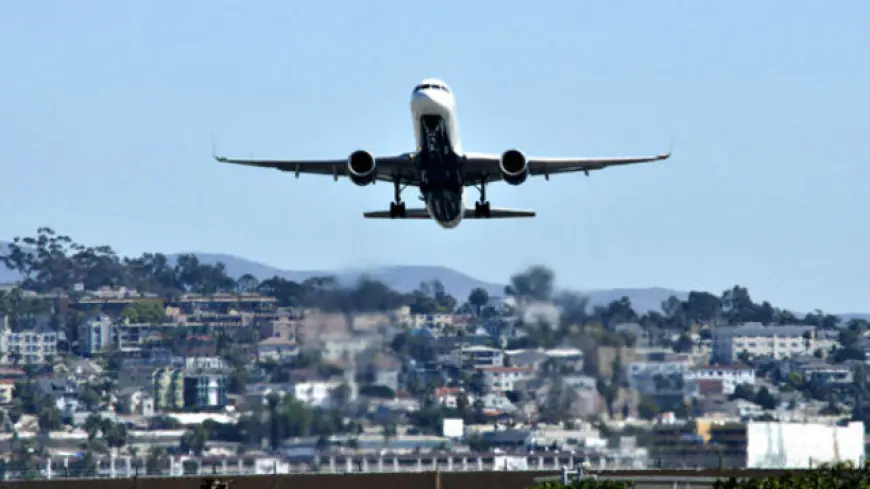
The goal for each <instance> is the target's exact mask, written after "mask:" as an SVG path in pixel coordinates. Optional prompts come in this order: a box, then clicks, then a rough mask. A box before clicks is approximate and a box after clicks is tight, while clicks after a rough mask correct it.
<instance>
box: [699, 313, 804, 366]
mask: <svg viewBox="0 0 870 489" xmlns="http://www.w3.org/2000/svg"><path fill="white" fill-rule="evenodd" d="M816 348H817V347H816V333H815V327H813V326H802V325H793V326H764V325H761V324H759V323H747V324H744V325H741V326H721V327H717V328H713V359H714V360H715V361H716V362H717V363H726V364H731V363H734V362H736V361H737V360H738V358H739V356H740V355H741V354H745V355H748V356H749V357H771V358H774V359H777V360H780V359H783V358H788V357H791V356H793V355H800V354H806V353H812V352H813V351H815V349H816Z"/></svg>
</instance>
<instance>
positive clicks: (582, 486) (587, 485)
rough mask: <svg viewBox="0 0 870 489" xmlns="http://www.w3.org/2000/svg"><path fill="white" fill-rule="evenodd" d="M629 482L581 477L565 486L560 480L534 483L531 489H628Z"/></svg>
mask: <svg viewBox="0 0 870 489" xmlns="http://www.w3.org/2000/svg"><path fill="white" fill-rule="evenodd" d="M630 488H631V484H630V483H628V482H623V481H603V480H593V479H583V480H581V481H580V482H579V483H578V482H577V479H574V480H572V481H570V482H569V483H568V485H567V486H565V485H563V484H562V481H548V482H544V483H542V484H538V485H536V486H535V487H534V488H533V489H630Z"/></svg>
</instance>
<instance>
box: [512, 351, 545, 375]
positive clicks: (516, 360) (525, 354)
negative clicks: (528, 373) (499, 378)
mask: <svg viewBox="0 0 870 489" xmlns="http://www.w3.org/2000/svg"><path fill="white" fill-rule="evenodd" d="M505 354H506V355H507V362H506V363H507V364H509V365H510V366H511V367H523V368H527V369H529V370H532V371H535V372H536V371H537V370H538V368H540V366H541V365H543V364H544V362H546V361H547V360H549V358H550V357H549V356H547V354H546V353H544V352H542V351H537V350H512V351H507V352H505Z"/></svg>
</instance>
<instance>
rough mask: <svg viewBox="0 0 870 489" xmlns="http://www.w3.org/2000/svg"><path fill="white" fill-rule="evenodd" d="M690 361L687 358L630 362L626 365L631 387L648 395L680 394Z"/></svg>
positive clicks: (690, 364)
mask: <svg viewBox="0 0 870 489" xmlns="http://www.w3.org/2000/svg"><path fill="white" fill-rule="evenodd" d="M691 366H692V363H691V361H689V360H687V359H673V360H668V361H643V362H631V363H629V364H628V365H627V366H626V375H627V377H628V384H629V385H630V386H631V388H633V389H635V390H637V391H639V392H641V393H644V394H649V395H665V394H677V393H679V394H682V391H683V383H684V380H683V376H684V374H685V372H686V371H687V370H689V368H691Z"/></svg>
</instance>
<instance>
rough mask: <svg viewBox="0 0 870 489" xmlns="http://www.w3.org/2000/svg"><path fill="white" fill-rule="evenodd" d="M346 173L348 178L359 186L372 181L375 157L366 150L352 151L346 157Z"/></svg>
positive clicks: (373, 178)
mask: <svg viewBox="0 0 870 489" xmlns="http://www.w3.org/2000/svg"><path fill="white" fill-rule="evenodd" d="M347 173H348V175H349V176H350V180H351V181H352V182H353V183H355V184H357V185H359V186H363V185H368V184H370V183H372V182H374V181H375V157H374V156H372V154H371V153H369V152H368V151H364V150H359V151H354V152H353V153H351V154H350V156H348V158H347Z"/></svg>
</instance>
